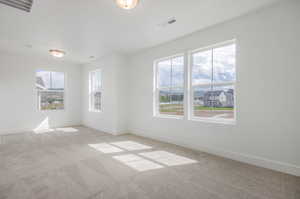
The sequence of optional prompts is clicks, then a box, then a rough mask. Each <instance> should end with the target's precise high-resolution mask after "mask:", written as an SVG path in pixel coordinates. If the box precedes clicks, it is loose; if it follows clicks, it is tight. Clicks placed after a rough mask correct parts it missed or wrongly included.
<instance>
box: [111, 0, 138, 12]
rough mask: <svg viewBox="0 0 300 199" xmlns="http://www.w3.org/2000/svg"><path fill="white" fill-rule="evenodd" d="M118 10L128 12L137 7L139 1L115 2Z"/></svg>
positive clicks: (123, 0) (121, 0)
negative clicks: (121, 9)
mask: <svg viewBox="0 0 300 199" xmlns="http://www.w3.org/2000/svg"><path fill="white" fill-rule="evenodd" d="M116 2H117V4H118V6H119V7H120V8H123V9H126V10H130V9H133V8H135V7H136V6H137V4H138V2H139V0H116Z"/></svg>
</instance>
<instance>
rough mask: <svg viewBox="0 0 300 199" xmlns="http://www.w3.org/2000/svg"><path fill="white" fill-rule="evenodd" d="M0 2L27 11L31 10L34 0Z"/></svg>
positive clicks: (4, 0)
mask: <svg viewBox="0 0 300 199" xmlns="http://www.w3.org/2000/svg"><path fill="white" fill-rule="evenodd" d="M0 3H2V4H5V5H7V6H10V7H13V8H17V9H20V10H23V11H26V12H30V10H31V7H32V3H33V0H0Z"/></svg>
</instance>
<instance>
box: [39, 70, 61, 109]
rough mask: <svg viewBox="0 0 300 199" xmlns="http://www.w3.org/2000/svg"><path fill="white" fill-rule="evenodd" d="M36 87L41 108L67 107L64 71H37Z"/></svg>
mask: <svg viewBox="0 0 300 199" xmlns="http://www.w3.org/2000/svg"><path fill="white" fill-rule="evenodd" d="M36 89H37V94H38V106H39V109H40V110H63V109H64V108H65V100H64V93H65V75H64V73H62V72H51V71H43V70H38V71H36Z"/></svg>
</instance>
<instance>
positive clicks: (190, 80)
mask: <svg viewBox="0 0 300 199" xmlns="http://www.w3.org/2000/svg"><path fill="white" fill-rule="evenodd" d="M233 44H235V49H237V41H236V39H232V40H228V41H225V42H220V43H217V44H213V45H210V46H206V47H203V48H197V49H194V50H190V51H188V62H189V63H188V98H189V99H188V105H187V108H188V120H191V121H200V122H209V123H220V124H232V125H235V124H236V120H237V92H236V84H237V72H236V73H235V81H234V82H227V83H225V82H224V83H213V82H211V83H210V85H211V86H214V85H226V84H227V85H232V86H233V88H234V95H233V97H234V110H233V115H234V118H233V119H225V118H218V119H217V118H206V117H197V116H194V92H193V91H194V87H195V86H194V85H193V78H192V76H193V54H195V53H199V52H204V51H208V50H213V49H215V48H220V47H225V46H229V45H233ZM235 52H236V53H235V70H236V71H237V59H236V58H237V50H236V51H235ZM212 57H213V55H212ZM213 60H214V59H212V63H213ZM212 69H213V65H212ZM205 85H209V84H203V86H205ZM198 86H199V85H198Z"/></svg>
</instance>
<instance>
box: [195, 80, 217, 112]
mask: <svg viewBox="0 0 300 199" xmlns="http://www.w3.org/2000/svg"><path fill="white" fill-rule="evenodd" d="M193 93H194V116H196V117H204V118H209V117H213V114H212V112H211V110H212V88H211V86H210V85H208V86H199V87H195V88H194V90H193Z"/></svg>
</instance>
